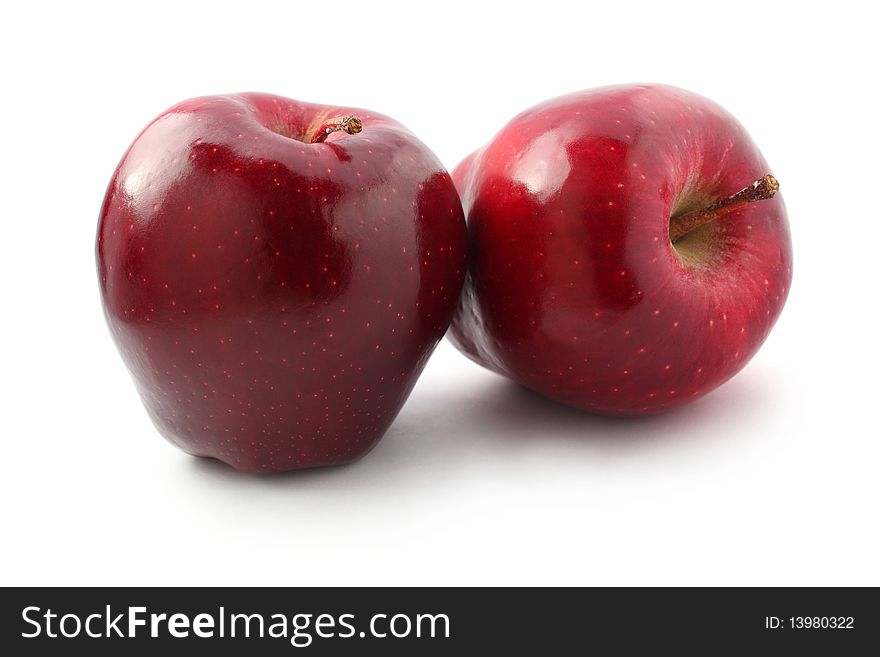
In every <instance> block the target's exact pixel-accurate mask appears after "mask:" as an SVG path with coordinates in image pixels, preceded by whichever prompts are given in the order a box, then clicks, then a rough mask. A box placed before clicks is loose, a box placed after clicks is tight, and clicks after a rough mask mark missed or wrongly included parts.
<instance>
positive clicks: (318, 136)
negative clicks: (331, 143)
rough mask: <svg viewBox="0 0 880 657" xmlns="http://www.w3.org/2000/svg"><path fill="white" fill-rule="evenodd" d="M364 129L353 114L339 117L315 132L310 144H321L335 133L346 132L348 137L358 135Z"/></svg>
mask: <svg viewBox="0 0 880 657" xmlns="http://www.w3.org/2000/svg"><path fill="white" fill-rule="evenodd" d="M363 129H364V124H363V123H362V122H361V120H360V119H359V118H358V117H356V116H353V115H351V114H347V115H346V116H338V117H336V118H335V119H328V120H326V121H324V123H322V124H321V125H320V126H318V129H317V130H315V134H313V135H312V138H311V139H310V140H309V143H310V144H320V143H321V142H323V141H324V140H325V139H327V137H329V136H330V135H332V134H333V133H334V132H344V133H345V134H347V135H356V134H358V133H359V132H360V131H361V130H363Z"/></svg>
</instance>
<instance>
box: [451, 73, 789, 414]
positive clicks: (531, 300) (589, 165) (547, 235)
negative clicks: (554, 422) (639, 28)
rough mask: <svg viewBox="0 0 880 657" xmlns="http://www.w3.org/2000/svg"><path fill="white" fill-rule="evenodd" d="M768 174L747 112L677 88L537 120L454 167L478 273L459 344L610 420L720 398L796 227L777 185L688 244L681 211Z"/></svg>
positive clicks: (593, 97)
mask: <svg viewBox="0 0 880 657" xmlns="http://www.w3.org/2000/svg"><path fill="white" fill-rule="evenodd" d="M769 172H770V170H769V168H768V166H767V164H766V162H765V161H764V159H763V157H762V156H761V154H760V152H759V151H758V149H757V148H756V147H755V145H754V143H753V142H752V140H751V138H750V137H749V136H748V134H747V133H746V132H745V130H744V129H743V128H742V126H741V125H740V124H739V123H738V122H737V121H736V120H735V119H734V118H733V117H732V116H731V115H730V114H728V113H727V112H726V111H725V110H723V109H722V108H720V107H719V106H718V105H716V104H714V103H713V102H711V101H709V100H707V99H706V98H703V97H701V96H698V95H696V94H693V93H690V92H687V91H684V90H681V89H676V88H673V87H668V86H661V85H626V86H615V87H607V88H600V89H595V90H589V91H582V92H579V93H574V94H571V95H567V96H563V97H561V98H557V99H554V100H550V101H547V102H545V103H542V104H540V105H538V106H536V107H533V108H532V109H529V110H527V111H525V112H523V113H522V114H520V115H519V116H517V117H516V118H514V119H513V120H512V121H511V122H510V123H508V124H507V125H506V126H505V127H504V128H503V129H502V130H501V131H500V132H499V133H498V134H497V135H495V137H494V138H493V139H492V140H491V141H490V142H489V143H488V144H487V145H486V146H485V147H484V148H482V149H480V150H479V151H477V152H476V153H473V154H472V155H470V156H469V157H468V158H466V159H465V160H464V161H463V162H462V163H461V164H460V165H459V166H458V167H457V168H456V169H455V170H454V171H453V179H454V180H455V183H456V186H457V187H458V189H459V192H460V194H461V197H462V204H463V205H464V209H465V214H466V217H467V222H468V232H469V243H470V244H469V249H470V266H469V273H468V277H467V280H466V282H465V288H464V291H463V293H462V300H461V303H460V306H459V308H458V310H457V312H456V317H455V319H454V321H453V327H452V330H451V331H450V339H451V340H452V342H453V343H455V344H456V346H457V347H458V348H459V349H460V350H461V351H463V352H464V353H465V354H466V355H468V356H469V357H470V358H472V359H473V360H475V361H476V362H477V363H480V364H482V365H484V366H485V367H487V368H489V369H491V370H494V371H496V372H498V373H501V374H503V375H506V376H508V377H510V378H511V379H513V380H515V381H518V382H519V383H521V384H523V385H525V386H527V387H529V388H531V389H533V390H535V391H537V392H539V393H541V394H543V395H546V396H547V397H550V398H552V399H555V400H558V401H560V402H563V403H566V404H569V405H572V406H575V407H578V408H581V409H585V410H587V411H592V412H596V413H601V414H608V415H621V416H629V415H645V414H653V413H660V412H663V411H668V410H670V409H674V408H676V407H679V406H681V405H683V404H685V403H687V402H689V401H692V400H695V399H697V398H699V397H701V396H702V395H705V394H706V393H708V392H710V391H711V390H713V389H714V388H717V387H718V386H719V385H721V384H722V383H724V382H725V381H727V380H728V379H729V378H730V377H732V376H733V375H734V374H736V373H737V372H738V371H739V370H740V369H741V368H742V367H743V366H744V365H745V364H746V363H747V362H748V361H749V359H750V358H751V357H752V356H753V355H754V354H755V352H756V351H757V350H758V348H759V347H760V346H761V344H762V343H763V342H764V339H765V338H766V337H767V335H768V333H769V332H770V329H771V328H772V327H773V324H774V323H775V322H776V319H777V317H778V316H779V313H780V312H781V310H782V307H783V304H784V303H785V299H786V296H787V294H788V291H789V287H790V284H791V275H792V253H791V240H790V236H789V228H788V220H787V217H786V213H785V206H784V204H783V202H782V198H781V197H780V196H779V195H778V194H777V195H776V196H775V197H774V198H772V199H768V200H764V201H759V202H755V203H751V204H750V205H748V206H746V207H744V208H742V209H739V210H736V211H735V212H732V213H731V214H729V215H727V216H725V217H722V218H719V219H717V220H716V221H714V222H712V223H710V224H706V225H704V226H702V227H701V228H699V229H697V230H696V231H694V232H693V233H691V234H689V235H687V236H686V237H684V238H683V239H682V240H681V241H679V242H678V243H677V244H676V246H673V245H672V243H671V242H670V239H669V220H670V217H671V216H672V215H673V214H679V213H684V212H687V211H690V210H696V209H700V208H705V207H707V206H709V205H710V204H711V203H713V202H714V201H717V200H720V199H722V198H725V197H727V196H729V195H731V194H733V193H736V192H737V191H739V190H741V189H743V188H744V187H747V186H748V185H750V184H751V183H752V182H753V181H755V180H757V179H758V178H760V177H761V176H763V175H764V174H767V173H769ZM783 184H784V181H783Z"/></svg>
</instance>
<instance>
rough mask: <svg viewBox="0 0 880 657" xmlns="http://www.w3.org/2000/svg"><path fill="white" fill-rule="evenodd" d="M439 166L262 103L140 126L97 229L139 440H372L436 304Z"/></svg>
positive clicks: (276, 103) (340, 447)
mask: <svg viewBox="0 0 880 657" xmlns="http://www.w3.org/2000/svg"><path fill="white" fill-rule="evenodd" d="M465 243H466V229H465V226H464V218H463V215H462V209H461V204H460V201H459V199H458V195H457V193H456V191H455V188H454V186H453V183H452V180H451V178H450V176H449V174H448V173H447V172H446V171H445V170H444V169H443V167H442V165H441V164H440V162H439V161H438V160H437V158H436V157H435V156H434V155H433V154H432V153H431V151H430V150H428V148H427V147H426V146H425V145H424V144H422V143H421V142H420V141H419V140H418V139H417V138H416V137H415V136H413V134H412V133H410V132H409V131H408V130H406V129H405V128H403V127H402V126H401V125H399V124H398V123H396V122H394V121H393V120H391V119H389V118H387V117H385V116H382V115H379V114H376V113H374V112H369V111H366V110H355V109H349V108H342V107H325V106H318V105H311V104H307V103H300V102H296V101H293V100H288V99H286V98H280V97H276V96H270V95H265V94H239V95H230V96H213V97H205V98H196V99H193V100H188V101H186V102H183V103H181V104H179V105H177V106H175V107H173V108H172V109H170V110H168V111H167V112H165V113H163V114H162V115H161V116H159V117H158V118H157V119H155V120H154V121H153V122H152V123H151V124H150V125H149V126H147V128H146V129H145V130H144V131H143V132H142V133H141V134H140V136H139V137H138V138H137V139H136V140H135V142H134V144H132V146H131V147H130V148H129V150H128V152H127V153H126V154H125V156H124V157H123V159H122V162H121V163H120V165H119V167H118V169H117V170H116V173H115V174H114V175H113V179H112V180H111V182H110V186H109V189H108V191H107V195H106V198H105V200H104V205H103V208H102V210H101V217H100V225H99V228H98V239H97V259H98V273H99V276H100V283H101V293H102V296H103V301H104V309H105V314H106V318H107V321H108V323H109V326H110V330H111V332H112V334H113V337H114V339H115V341H116V344H117V346H118V347H119V350H120V352H121V354H122V357H123V359H124V360H125V363H126V364H127V365H128V368H129V370H130V371H131V373H132V375H133V377H134V380H135V382H136V384H137V388H138V390H139V391H140V394H141V396H142V398H143V401H144V404H145V406H146V408H147V411H148V412H149V414H150V417H151V418H152V419H153V422H154V423H155V424H156V426H157V427H158V429H159V431H160V432H161V433H162V434H163V435H164V436H165V437H166V438H168V439H169V440H170V441H171V442H173V443H174V444H176V445H177V446H179V447H180V448H182V449H183V450H185V451H187V452H189V453H190V454H195V455H198V456H207V457H214V458H217V459H220V460H222V461H225V462H226V463H229V464H230V465H233V466H235V467H236V468H239V469H241V470H246V471H252V472H278V471H282V470H290V469H295V468H305V467H312V466H322V465H331V464H339V463H345V462H348V461H352V460H354V459H357V458H358V457H360V456H361V455H363V454H364V453H366V452H367V451H368V450H369V449H370V448H371V447H372V446H373V445H375V443H376V441H378V440H379V438H380V437H381V436H382V434H383V433H384V432H385V430H386V428H387V427H388V426H389V424H390V423H391V421H392V420H393V419H394V417H395V415H396V414H397V412H398V410H399V409H400V407H401V405H402V404H403V403H404V401H405V400H406V397H407V395H408V394H409V392H410V390H411V389H412V387H413V384H414V383H415V381H416V379H417V377H418V376H419V373H420V372H421V370H422V368H423V366H424V365H425V362H426V360H427V359H428V357H429V355H430V353H431V351H432V350H433V348H434V347H435V345H436V343H437V342H438V340H439V339H440V338H441V337H442V336H443V333H444V331H445V330H446V328H447V326H448V323H449V321H450V319H451V317H452V314H453V312H454V310H455V304H456V302H457V299H458V294H459V290H460V287H461V283H462V280H463V278H464V269H465V260H466V253H465Z"/></svg>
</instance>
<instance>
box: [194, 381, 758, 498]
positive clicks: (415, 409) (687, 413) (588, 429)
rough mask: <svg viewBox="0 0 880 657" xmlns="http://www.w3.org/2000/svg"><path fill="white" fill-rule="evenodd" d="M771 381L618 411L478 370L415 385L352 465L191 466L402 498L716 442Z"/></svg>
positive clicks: (279, 483) (739, 422) (235, 476)
mask: <svg viewBox="0 0 880 657" xmlns="http://www.w3.org/2000/svg"><path fill="white" fill-rule="evenodd" d="M767 388H769V382H768V381H767V380H766V379H765V378H764V377H763V376H762V374H761V372H760V370H757V369H756V368H750V369H749V370H747V371H746V372H744V373H743V374H742V375H740V376H738V377H736V378H735V379H733V380H731V381H730V382H728V383H727V384H725V385H724V386H722V387H721V388H719V389H718V390H716V391H714V392H713V393H712V394H710V395H707V396H706V397H704V398H702V399H700V400H698V401H696V402H694V403H693V404H690V405H688V406H685V407H683V408H681V409H678V410H677V411H674V412H671V413H667V414H663V415H656V416H649V417H643V418H614V417H605V416H599V415H591V414H588V413H585V412H583V411H579V410H577V409H574V408H570V407H567V406H564V405H562V404H559V403H557V402H554V401H552V400H549V399H546V398H544V397H542V396H540V395H538V394H536V393H534V392H532V391H530V390H528V389H526V388H524V387H522V386H519V385H517V384H515V383H512V382H511V381H509V380H507V379H505V378H503V377H500V376H497V375H494V374H490V373H488V372H485V371H482V370H481V375H480V376H479V377H478V381H477V382H476V383H473V384H470V385H466V386H461V387H458V388H456V387H454V386H449V387H447V388H444V389H443V390H438V389H426V390H421V391H420V390H419V387H418V386H417V387H416V389H415V391H414V392H413V395H412V396H411V398H410V401H409V403H408V404H407V406H406V407H405V408H404V410H403V411H402V412H401V414H400V416H399V417H398V418H397V420H396V421H395V422H394V424H393V425H392V426H391V428H390V429H389V430H388V432H387V434H386V436H385V437H384V439H383V440H382V441H380V442H379V444H378V445H377V447H376V448H375V449H374V450H373V451H372V452H371V453H369V454H368V455H367V456H366V457H364V458H362V459H361V460H359V461H357V462H355V463H352V464H349V465H344V466H337V467H332V468H320V469H313V470H300V471H294V472H288V473H283V474H279V475H270V476H265V477H254V476H252V475H245V474H242V473H239V472H237V471H235V470H233V469H232V468H230V467H228V466H226V465H224V464H222V463H220V462H218V461H214V460H211V459H201V458H194V459H192V460H191V464H192V468H193V469H194V470H195V471H196V472H197V473H198V474H199V475H200V476H201V477H204V478H205V479H207V480H213V481H220V482H222V483H224V484H231V485H233V486H235V487H239V486H240V487H242V488H246V489H251V488H253V489H272V490H278V489H285V490H299V491H306V490H309V491H312V492H315V491H316V490H321V491H322V494H329V495H332V496H333V497H336V496H337V495H342V496H343V497H353V496H357V497H358V498H361V499H362V498H364V497H365V496H366V497H368V498H369V497H373V498H375V497H385V496H387V497H389V498H394V497H398V498H399V497H401V496H409V495H411V494H413V493H414V492H416V491H419V490H421V489H425V488H429V487H434V486H444V485H453V484H454V482H455V481H456V480H458V479H460V478H461V477H466V476H467V475H468V474H469V473H479V471H480V469H482V468H489V469H491V468H497V467H505V464H506V463H511V462H513V461H516V460H519V461H520V462H521V461H522V460H523V459H529V458H536V457H540V458H541V460H542V461H543V463H545V464H546V462H547V459H548V455H549V458H550V459H551V460H552V459H553V458H558V459H559V460H560V466H562V465H563V464H567V463H570V462H571V461H572V459H574V460H576V461H577V460H580V461H583V462H587V461H589V460H592V461H601V462H602V463H603V464H605V463H618V464H620V463H624V464H626V463H632V462H634V461H637V460H639V459H645V460H647V459H651V458H654V457H656V455H657V454H658V453H661V454H662V453H663V452H665V451H670V450H671V451H676V452H678V451H681V450H690V449H694V450H696V449H702V448H705V447H707V446H710V447H711V446H712V444H713V443H717V442H718V441H720V440H722V441H726V440H730V439H731V435H733V436H737V435H741V434H742V432H743V431H747V430H748V424H749V422H748V420H749V418H750V417H753V416H760V415H761V414H762V412H763V410H764V409H765V408H766V405H767V404H768V403H769V401H770V400H771V399H772V395H770V394H769V393H768V391H767ZM740 429H741V430H740ZM520 467H521V465H520ZM544 467H546V465H545V466H544Z"/></svg>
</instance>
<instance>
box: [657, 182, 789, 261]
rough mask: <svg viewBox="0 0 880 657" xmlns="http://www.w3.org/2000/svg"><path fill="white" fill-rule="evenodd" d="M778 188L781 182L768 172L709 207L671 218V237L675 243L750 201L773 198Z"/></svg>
mask: <svg viewBox="0 0 880 657" xmlns="http://www.w3.org/2000/svg"><path fill="white" fill-rule="evenodd" d="M778 190H779V182H778V181H777V180H776V178H774V177H773V176H771V175H770V174H769V173H768V174H767V175H766V176H762V177H760V178H758V179H757V180H756V181H755V182H753V183H752V184H751V185H749V186H748V187H746V188H745V189H741V190H740V191H738V192H737V193H736V194H732V195H731V196H728V197H727V198H725V199H722V200H720V201H718V202H717V203H713V204H712V205H710V206H709V207H708V208H703V209H702V210H694V211H693V212H687V213H685V214H683V215H679V216H676V217H672V218H671V219H670V220H669V239H670V241H671V242H672V243H673V244H675V243H676V242H677V241H678V240H680V239H681V238H682V237H684V236H685V235H687V234H688V233H689V232H691V231H692V230H694V229H695V228H699V227H700V226H702V225H703V224H707V223H709V222H710V221H715V220H716V219H718V218H719V217H723V216H724V215H726V214H729V213H731V212H733V211H734V210H738V209H739V208H741V207H743V206H745V205H748V204H749V203H754V202H755V201H764V200H766V199H768V198H773V197H774V196H775V195H776V192H777V191H778Z"/></svg>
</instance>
